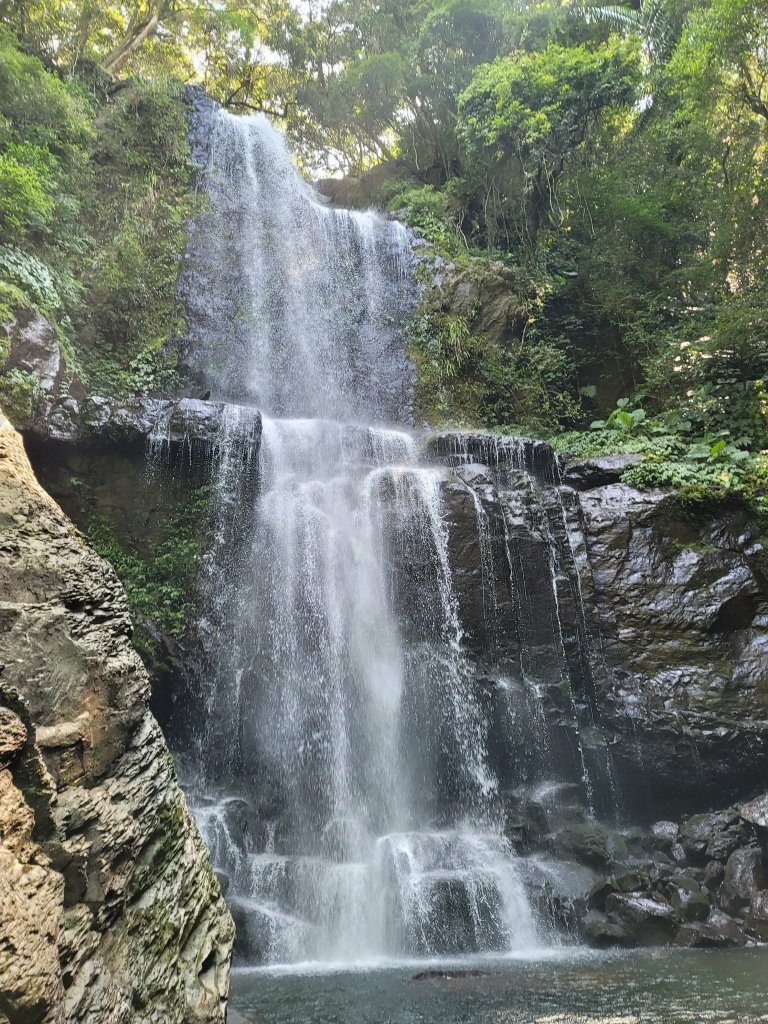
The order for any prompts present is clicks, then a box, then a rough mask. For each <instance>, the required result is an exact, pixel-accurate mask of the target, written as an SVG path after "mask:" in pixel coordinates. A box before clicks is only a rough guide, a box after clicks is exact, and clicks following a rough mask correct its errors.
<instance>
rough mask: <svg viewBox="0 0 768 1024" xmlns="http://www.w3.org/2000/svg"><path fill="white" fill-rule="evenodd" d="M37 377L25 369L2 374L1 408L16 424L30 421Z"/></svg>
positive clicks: (0, 389) (0, 386) (0, 379)
mask: <svg viewBox="0 0 768 1024" xmlns="http://www.w3.org/2000/svg"><path fill="white" fill-rule="evenodd" d="M36 384H37V379H36V378H35V377H34V375H33V374H31V373H26V372H25V371H24V370H8V371H7V372H6V373H3V374H0V409H2V411H3V413H4V414H5V415H6V416H7V417H8V419H9V420H10V421H11V422H12V423H14V424H22V423H27V422H29V419H30V417H31V416H32V399H33V398H34V395H35V386H36Z"/></svg>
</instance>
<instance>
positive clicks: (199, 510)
mask: <svg viewBox="0 0 768 1024" xmlns="http://www.w3.org/2000/svg"><path fill="white" fill-rule="evenodd" d="M207 508H208V488H207V487H200V488H198V489H196V490H194V491H192V492H191V494H190V495H189V496H188V497H186V498H185V499H184V500H183V501H181V502H179V503H178V504H177V505H176V506H175V507H174V508H173V510H172V511H171V512H170V514H169V515H168V517H167V519H166V522H165V529H164V532H163V535H162V537H160V538H159V539H157V540H154V541H152V542H151V543H150V544H149V545H148V546H147V548H146V549H145V550H143V551H141V552H139V551H138V550H137V549H136V548H135V547H133V548H131V549H126V547H125V546H124V545H123V544H122V543H121V542H120V541H119V540H118V538H117V537H116V535H115V533H114V531H113V529H112V527H111V525H110V524H109V523H108V522H107V520H106V519H105V518H104V517H103V516H98V515H93V516H92V517H91V519H90V523H89V526H88V529H87V535H88V539H89V541H90V543H91V544H92V545H93V547H94V548H95V550H96V551H97V552H98V553H99V554H100V555H101V556H102V558H106V559H107V561H109V562H111V563H112V565H113V566H114V568H115V571H116V572H117V574H118V576H119V577H120V580H121V582H122V584H123V586H124V587H125V592H126V596H127V598H128V604H129V607H130V610H131V617H132V619H133V621H134V625H135V632H134V644H135V645H136V647H137V649H138V651H139V653H140V654H141V655H142V657H143V658H144V660H145V661H146V662H148V663H150V662H151V661H152V658H153V654H154V649H155V646H156V637H155V635H154V634H156V632H157V631H159V632H160V633H162V634H164V635H166V636H168V637H171V638H173V639H176V640H180V639H182V637H183V636H184V634H185V632H186V630H187V627H188V625H189V622H190V618H191V615H192V613H193V612H194V599H195V595H194V588H195V583H196V579H197V572H198V568H199V563H200V557H201V554H202V550H203V541H204V535H205V513H206V510H207Z"/></svg>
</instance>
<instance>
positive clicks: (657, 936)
mask: <svg viewBox="0 0 768 1024" xmlns="http://www.w3.org/2000/svg"><path fill="white" fill-rule="evenodd" d="M605 909H606V912H607V914H608V918H609V920H611V921H613V922H616V923H618V924H620V925H621V926H622V927H623V928H624V929H625V930H626V932H627V934H628V935H629V937H630V939H631V944H632V945H634V946H660V945H664V944H666V943H668V942H670V941H671V940H672V938H673V937H674V934H675V932H676V931H677V926H678V924H679V923H680V915H679V914H678V912H677V911H676V910H675V908H674V907H673V906H671V905H670V904H669V903H668V902H667V901H666V900H665V899H663V898H662V897H661V896H660V895H658V894H653V895H650V894H648V893H644V892H630V893H611V895H610V896H608V898H607V899H606V901H605Z"/></svg>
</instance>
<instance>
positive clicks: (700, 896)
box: [664, 875, 710, 921]
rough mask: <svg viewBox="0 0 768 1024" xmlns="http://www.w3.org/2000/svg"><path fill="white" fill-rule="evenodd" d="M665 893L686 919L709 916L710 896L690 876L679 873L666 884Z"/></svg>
mask: <svg viewBox="0 0 768 1024" xmlns="http://www.w3.org/2000/svg"><path fill="white" fill-rule="evenodd" d="M664 894H665V896H666V898H667V899H668V900H669V902H670V904H671V906H673V907H674V908H675V910H677V912H678V913H679V914H680V916H681V917H683V918H685V920H686V921H705V920H706V919H707V918H708V917H709V911H710V902H709V897H708V896H707V894H706V893H704V892H703V891H702V889H701V886H700V885H699V883H698V882H697V881H696V880H695V879H693V878H691V877H690V876H686V875H678V876H677V877H676V878H674V879H673V880H672V881H670V882H668V883H667V884H666V885H665V886H664Z"/></svg>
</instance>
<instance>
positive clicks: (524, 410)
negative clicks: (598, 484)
mask: <svg viewBox="0 0 768 1024" xmlns="http://www.w3.org/2000/svg"><path fill="white" fill-rule="evenodd" d="M409 355H410V358H411V359H412V360H413V362H414V364H415V365H416V370H417V389H416V396H415V397H416V411H417V416H418V417H419V418H425V419H426V420H427V421H428V422H430V423H432V424H435V425H436V424H444V423H450V424H454V425H459V426H475V427H476V426H484V427H490V428H495V429H502V428H510V429H512V430H514V429H515V428H516V427H517V428H519V427H520V425H521V424H525V425H526V429H528V430H529V431H530V430H534V431H536V430H540V429H545V428H547V427H551V425H552V424H553V423H556V422H557V421H558V420H559V419H560V418H562V417H566V416H568V415H570V414H572V413H573V411H574V403H573V399H572V398H571V397H570V395H569V390H568V381H569V378H570V367H569V364H568V359H567V356H566V353H564V352H563V351H561V350H559V349H557V348H556V347H555V346H553V345H549V344H547V343H545V342H544V343H542V342H537V341H536V340H535V339H533V338H532V339H531V340H530V341H529V342H527V343H526V342H525V341H522V342H521V341H520V340H517V341H516V342H510V343H509V344H507V343H504V342H502V341H500V340H494V339H492V338H490V337H489V336H488V335H487V334H485V333H483V332H482V331H481V330H479V328H478V327H477V325H476V323H475V320H474V317H469V318H467V317H464V316H457V315H450V314H445V313H441V312H437V311H434V310H432V311H424V312H423V313H422V314H421V315H419V316H417V317H416V319H415V321H414V323H413V325H412V329H411V335H410V347H409Z"/></svg>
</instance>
